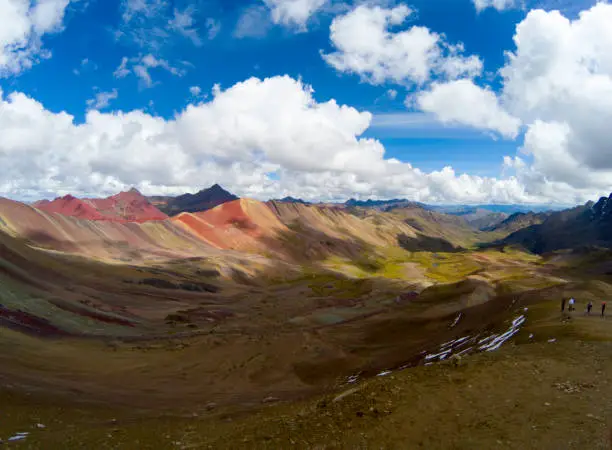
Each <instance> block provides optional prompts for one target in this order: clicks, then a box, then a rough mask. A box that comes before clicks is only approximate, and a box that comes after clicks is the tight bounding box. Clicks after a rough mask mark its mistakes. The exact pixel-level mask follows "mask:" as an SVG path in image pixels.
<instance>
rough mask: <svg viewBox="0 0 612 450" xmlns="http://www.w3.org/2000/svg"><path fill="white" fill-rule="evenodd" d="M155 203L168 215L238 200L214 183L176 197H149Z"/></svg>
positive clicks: (202, 209) (205, 209)
mask: <svg viewBox="0 0 612 450" xmlns="http://www.w3.org/2000/svg"><path fill="white" fill-rule="evenodd" d="M149 198H150V199H151V200H152V201H153V202H154V203H155V205H156V206H157V207H158V208H159V209H160V210H161V211H163V212H165V213H166V214H168V215H177V214H180V213H183V212H189V213H195V212H202V211H207V210H209V209H212V208H214V207H216V206H219V205H222V204H223V203H228V202H231V201H233V200H238V197H237V196H235V195H234V194H232V193H231V192H229V191H227V190H225V189H224V188H223V187H222V186H221V185H219V184H217V183H215V184H213V185H212V186H211V187H209V188H205V189H202V190H201V191H199V192H196V193H195V194H183V195H179V196H178V197H149Z"/></svg>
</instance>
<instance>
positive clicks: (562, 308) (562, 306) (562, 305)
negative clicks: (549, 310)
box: [561, 297, 565, 312]
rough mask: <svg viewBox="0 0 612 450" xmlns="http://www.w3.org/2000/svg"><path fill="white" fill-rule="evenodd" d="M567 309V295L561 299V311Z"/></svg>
mask: <svg viewBox="0 0 612 450" xmlns="http://www.w3.org/2000/svg"><path fill="white" fill-rule="evenodd" d="M564 311H565V297H563V298H562V299H561V312H564Z"/></svg>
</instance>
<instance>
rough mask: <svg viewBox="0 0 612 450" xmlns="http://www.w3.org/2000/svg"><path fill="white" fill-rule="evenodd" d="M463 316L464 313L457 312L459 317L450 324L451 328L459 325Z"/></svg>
mask: <svg viewBox="0 0 612 450" xmlns="http://www.w3.org/2000/svg"><path fill="white" fill-rule="evenodd" d="M461 316H463V313H459V314H457V317H456V318H455V321H454V322H453V323H452V324H451V326H450V327H451V328H455V326H457V324H458V323H459V321H460V320H461Z"/></svg>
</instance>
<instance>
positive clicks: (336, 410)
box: [0, 282, 612, 449]
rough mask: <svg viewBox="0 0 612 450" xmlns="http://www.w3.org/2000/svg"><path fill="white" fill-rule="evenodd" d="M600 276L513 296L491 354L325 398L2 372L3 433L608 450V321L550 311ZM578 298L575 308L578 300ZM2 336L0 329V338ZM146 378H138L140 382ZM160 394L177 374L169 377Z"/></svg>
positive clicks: (261, 444) (131, 441)
mask: <svg viewBox="0 0 612 450" xmlns="http://www.w3.org/2000/svg"><path fill="white" fill-rule="evenodd" d="M609 292H610V287H609V285H607V284H606V283H603V282H585V283H581V284H571V285H567V286H564V287H556V288H552V290H549V291H546V292H540V293H538V295H537V296H536V295H534V294H533V293H527V294H524V295H521V296H519V297H517V303H516V304H515V305H514V306H515V307H516V308H521V309H524V308H528V310H527V312H526V317H527V321H526V322H525V324H524V326H523V328H521V330H520V331H519V333H518V334H517V335H516V336H515V337H514V340H513V341H511V343H507V344H506V345H505V346H503V347H501V348H500V349H499V350H498V351H496V352H486V353H480V354H475V355H471V356H467V357H464V358H461V359H460V360H456V359H453V360H451V361H448V362H441V363H437V364H434V365H430V366H426V367H425V366H419V367H414V368H409V369H406V370H402V371H395V372H393V373H391V374H389V375H387V376H385V377H373V378H369V379H364V380H363V381H361V382H358V383H356V384H352V385H351V384H348V385H347V384H338V385H337V386H336V388H335V389H333V390H331V391H329V392H328V393H327V394H325V395H316V396H314V397H311V398H309V399H306V400H302V401H292V402H287V403H282V402H277V401H276V399H273V398H266V399H263V400H262V401H261V402H260V404H259V406H257V407H256V408H254V406H253V405H251V406H250V407H248V408H247V407H245V406H242V407H241V406H238V405H234V406H221V405H215V404H213V403H211V402H208V401H206V400H204V399H202V400H201V401H197V402H192V403H191V404H190V405H189V407H186V405H182V407H181V408H175V409H172V408H169V409H167V410H166V411H164V412H161V411H160V410H153V409H151V408H143V409H140V410H134V409H133V408H129V409H128V408H125V407H123V406H120V404H121V402H120V401H118V400H119V399H115V398H109V399H108V400H107V401H105V402H98V403H97V404H92V403H91V402H88V401H87V399H86V398H79V396H78V392H76V393H75V394H76V395H73V396H71V397H70V396H66V395H52V396H49V395H48V394H44V395H43V394H42V392H40V391H39V390H36V389H33V388H31V387H25V386H18V385H11V384H10V383H7V382H6V380H2V381H3V383H2V386H3V387H2V391H1V394H0V396H1V397H0V405H2V406H0V414H1V415H2V420H0V438H2V439H4V440H7V439H8V438H10V437H13V436H17V433H29V434H28V435H23V436H26V437H25V438H24V439H23V440H21V441H13V442H11V443H10V444H9V447H11V446H13V445H14V446H15V448H45V449H50V448H51V449H53V448H85V447H87V448H126V449H128V448H289V447H294V448H427V449H432V448H433V449H437V448H440V449H472V448H486V449H488V448H533V449H571V448H575V449H605V448H609V447H608V446H609V439H610V426H611V425H612V422H611V419H612V403H610V398H612V380H610V378H609V374H610V373H612V323H611V322H610V320H612V319H602V318H600V317H597V316H590V317H587V316H584V315H583V313H582V311H580V312H575V313H573V315H572V316H562V315H561V314H560V313H559V312H558V306H559V302H558V299H559V298H560V296H561V295H576V296H577V298H579V299H580V301H582V302H586V301H587V300H594V301H597V299H598V298H602V297H604V296H605V295H608V294H609ZM581 306H583V305H581ZM6 333H7V332H3V337H4V338H5V339H7V334H6ZM145 380H146V378H143V379H142V381H143V382H146V381H145ZM167 382H168V386H167V389H168V391H169V392H171V391H172V389H173V388H176V389H177V390H179V391H180V389H181V388H182V387H184V386H183V384H184V381H181V380H179V379H177V380H170V379H169V380H167Z"/></svg>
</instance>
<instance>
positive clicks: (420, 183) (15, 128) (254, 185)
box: [0, 76, 542, 202]
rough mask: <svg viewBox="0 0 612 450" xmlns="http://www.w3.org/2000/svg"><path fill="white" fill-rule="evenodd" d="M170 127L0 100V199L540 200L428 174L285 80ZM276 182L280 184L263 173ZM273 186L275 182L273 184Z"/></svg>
mask: <svg viewBox="0 0 612 450" xmlns="http://www.w3.org/2000/svg"><path fill="white" fill-rule="evenodd" d="M213 93H214V97H213V98H212V99H211V100H210V101H208V102H202V103H198V104H197V105H189V106H188V107H187V108H186V109H185V110H184V111H182V112H180V113H179V114H177V115H176V116H175V117H174V118H173V119H171V120H165V119H163V118H161V117H154V116H151V115H149V114H147V113H145V112H143V111H132V112H127V113H124V112H113V113H102V112H100V111H96V110H91V111H89V112H88V113H87V115H86V119H85V122H84V123H83V124H79V125H77V124H75V123H74V119H73V117H72V116H70V115H68V114H66V113H52V112H50V111H48V110H46V109H45V108H44V107H43V106H42V105H41V104H40V103H38V102H36V101H35V100H33V99H31V98H29V97H27V96H25V95H24V94H20V93H13V94H10V95H8V96H6V97H3V96H1V97H0V135H2V139H1V140H0V165H1V166H2V167H3V170H2V171H0V194H2V195H11V196H17V195H19V196H22V197H23V196H31V197H32V196H36V195H41V194H44V193H51V192H53V193H60V194H63V193H67V192H72V193H74V194H79V195H83V194H92V193H94V194H104V193H110V192H114V191H117V190H118V189H124V188H126V187H129V186H132V185H133V186H136V187H138V188H139V189H142V190H143V192H145V193H155V192H169V193H180V192H184V191H185V190H190V191H193V190H196V189H199V188H201V187H202V186H205V185H208V184H212V183H213V182H222V183H223V184H224V185H226V186H227V187H228V188H230V189H231V190H233V191H235V192H236V193H237V194H239V195H247V196H255V197H258V198H267V197H277V196H279V195H281V196H284V195H293V196H300V197H303V198H307V199H340V198H344V199H346V198H347V197H350V196H354V195H359V196H372V197H408V198H412V199H415V200H420V201H429V202H486V201H511V202H520V201H528V200H532V201H541V200H542V199H541V198H537V197H536V196H530V195H528V194H527V193H526V192H525V190H524V188H523V186H522V185H521V183H519V181H518V179H517V178H515V177H508V178H507V179H503V180H501V179H494V178H484V177H477V176H468V175H459V174H456V173H455V172H454V171H453V170H452V169H451V168H450V167H448V168H445V169H443V170H440V171H435V172H431V173H426V172H423V171H421V170H419V169H417V168H414V167H413V166H412V165H410V164H408V163H403V162H400V161H398V160H396V159H393V158H386V157H385V149H384V147H383V145H382V144H381V143H380V142H379V141H377V140H374V139H368V138H363V137H361V136H362V133H363V132H364V131H365V130H366V129H367V128H368V127H369V126H370V123H371V120H372V115H371V114H369V113H367V112H359V111H357V110H356V109H354V108H352V107H349V106H346V105H338V104H337V103H336V102H335V101H334V100H329V101H326V102H318V101H316V100H315V99H314V97H313V91H312V89H311V88H310V87H308V86H306V85H304V84H302V83H301V82H299V81H297V80H294V79H292V78H290V77H288V76H283V77H274V78H268V79H265V80H259V79H256V78H251V79H248V80H246V81H244V82H242V83H238V84H236V85H234V86H232V87H230V88H228V89H226V90H221V88H220V87H217V88H215V89H213ZM271 172H274V173H276V174H277V175H278V177H279V179H278V180H276V179H274V180H273V179H271V178H270V177H269V176H268V175H267V174H269V173H271ZM275 178H276V177H275Z"/></svg>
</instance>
